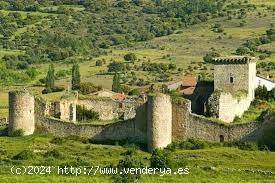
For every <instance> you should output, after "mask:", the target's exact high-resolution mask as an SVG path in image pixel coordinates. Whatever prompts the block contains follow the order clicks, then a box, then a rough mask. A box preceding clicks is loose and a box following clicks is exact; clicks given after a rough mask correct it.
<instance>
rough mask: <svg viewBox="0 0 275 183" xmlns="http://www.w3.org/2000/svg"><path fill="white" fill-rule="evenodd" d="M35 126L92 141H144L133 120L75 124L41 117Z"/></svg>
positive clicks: (54, 132)
mask: <svg viewBox="0 0 275 183" xmlns="http://www.w3.org/2000/svg"><path fill="white" fill-rule="evenodd" d="M36 128H37V129H39V130H42V131H44V132H47V133H50V134H53V135H54V136H59V137H65V136H80V137H86V138H89V139H91V140H93V141H98V142H104V141H109V140H111V141H116V140H117V141H119V140H129V141H130V142H136V143H146V133H144V132H142V131H140V130H139V129H138V128H137V124H136V123H135V121H134V120H128V121H123V122H117V123H113V124H108V125H92V124H77V123H71V122H66V121H63V120H60V119H55V118H47V117H46V118H43V119H41V120H39V122H37V124H36Z"/></svg>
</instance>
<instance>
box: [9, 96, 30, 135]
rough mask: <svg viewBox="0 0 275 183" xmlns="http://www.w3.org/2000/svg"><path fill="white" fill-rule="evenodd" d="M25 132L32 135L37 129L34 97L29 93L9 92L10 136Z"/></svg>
mask: <svg viewBox="0 0 275 183" xmlns="http://www.w3.org/2000/svg"><path fill="white" fill-rule="evenodd" d="M20 129H21V130H23V132H24V133H23V134H24V135H31V134H33V132H34V129H35V123H34V97H33V96H32V95H31V94H30V93H29V92H27V91H11V92H9V134H12V133H13V132H15V131H16V130H20Z"/></svg>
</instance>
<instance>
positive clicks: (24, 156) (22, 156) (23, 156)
mask: <svg viewBox="0 0 275 183" xmlns="http://www.w3.org/2000/svg"><path fill="white" fill-rule="evenodd" d="M34 156H35V154H34V152H33V151H30V150H23V151H21V152H20V153H18V154H17V155H15V156H13V158H12V159H13V160H29V159H33V158H34Z"/></svg>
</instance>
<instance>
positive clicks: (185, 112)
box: [172, 101, 261, 142]
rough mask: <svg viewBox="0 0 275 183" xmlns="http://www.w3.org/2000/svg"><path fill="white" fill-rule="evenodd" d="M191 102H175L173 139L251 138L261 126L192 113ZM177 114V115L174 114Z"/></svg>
mask: <svg viewBox="0 0 275 183" xmlns="http://www.w3.org/2000/svg"><path fill="white" fill-rule="evenodd" d="M189 106H190V102H188V101H185V102H183V103H181V104H177V103H173V133H172V134H173V140H174V141H177V140H185V139H188V138H197V139H203V140H207V141H212V142H220V141H234V140H244V139H246V140H247V139H249V138H250V136H251V135H252V134H254V131H256V130H257V129H259V128H260V126H261V124H260V123H259V122H251V123H245V124H220V123H217V122H213V121H211V120H209V119H207V118H205V117H203V116H199V115H196V114H192V113H190V112H189V110H190V107H189ZM174 114H175V115H174Z"/></svg>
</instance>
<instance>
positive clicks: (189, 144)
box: [179, 139, 209, 150]
mask: <svg viewBox="0 0 275 183" xmlns="http://www.w3.org/2000/svg"><path fill="white" fill-rule="evenodd" d="M208 146H209V145H208V144H207V142H205V141H202V140H197V139H188V140H187V141H183V142H181V143H179V148H180V149H188V150H195V149H205V148H207V147H208Z"/></svg>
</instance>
